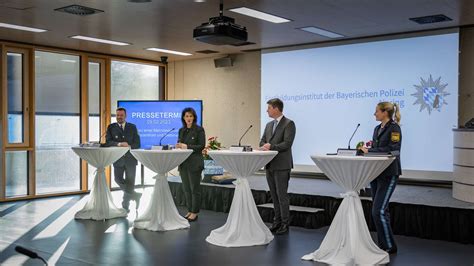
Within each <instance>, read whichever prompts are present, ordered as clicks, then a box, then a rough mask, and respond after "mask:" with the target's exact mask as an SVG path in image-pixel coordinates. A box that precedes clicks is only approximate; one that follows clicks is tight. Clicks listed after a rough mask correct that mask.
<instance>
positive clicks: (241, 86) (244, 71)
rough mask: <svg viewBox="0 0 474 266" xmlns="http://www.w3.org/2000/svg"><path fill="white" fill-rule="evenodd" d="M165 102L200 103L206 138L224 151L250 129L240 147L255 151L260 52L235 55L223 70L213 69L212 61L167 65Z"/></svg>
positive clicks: (258, 102) (258, 108) (258, 113)
mask: <svg viewBox="0 0 474 266" xmlns="http://www.w3.org/2000/svg"><path fill="white" fill-rule="evenodd" d="M221 57H222V56H221ZM167 99H169V100H193V99H202V100H203V109H204V111H203V118H204V121H203V125H204V128H205V130H206V136H207V137H210V136H217V137H218V138H219V139H220V140H221V141H222V144H223V145H224V146H226V147H229V146H230V145H232V144H237V143H238V140H239V138H240V136H241V135H242V133H243V131H245V129H246V128H247V127H248V126H249V125H250V124H252V125H254V128H253V129H251V131H250V132H249V133H248V135H247V136H246V137H245V138H244V139H243V141H242V144H250V145H252V146H253V147H257V146H258V142H259V139H260V136H259V135H260V132H259V131H260V130H259V128H260V52H249V53H243V54H239V55H236V57H235V60H234V66H233V67H227V68H215V67H214V58H204V59H194V60H185V61H176V62H170V63H169V64H168V91H167Z"/></svg>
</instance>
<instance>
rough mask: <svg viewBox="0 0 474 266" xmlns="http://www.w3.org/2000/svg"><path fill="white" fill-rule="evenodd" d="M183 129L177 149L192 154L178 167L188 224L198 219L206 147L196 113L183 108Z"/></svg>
mask: <svg viewBox="0 0 474 266" xmlns="http://www.w3.org/2000/svg"><path fill="white" fill-rule="evenodd" d="M181 121H182V122H183V127H182V128H180V129H179V136H178V144H176V147H177V148H180V149H191V150H193V153H192V154H191V155H190V156H189V157H188V159H186V161H184V162H183V163H182V164H181V165H179V168H178V170H179V173H180V175H181V180H182V184H183V191H184V195H185V198H186V206H187V208H188V213H187V214H186V216H185V218H186V219H188V221H190V222H194V221H196V220H197V219H198V213H199V209H200V207H201V206H200V205H201V173H202V170H204V158H203V156H202V150H203V149H204V147H205V146H206V133H205V132H204V128H202V127H200V126H198V125H197V124H196V122H197V115H196V111H195V110H194V109H193V108H185V109H184V110H183V112H182V115H181Z"/></svg>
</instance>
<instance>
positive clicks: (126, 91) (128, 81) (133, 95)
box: [110, 61, 160, 187]
mask: <svg viewBox="0 0 474 266" xmlns="http://www.w3.org/2000/svg"><path fill="white" fill-rule="evenodd" d="M111 85H112V86H111V104H110V106H111V110H110V111H111V114H112V119H111V121H112V123H114V122H116V120H115V109H117V101H119V100H158V99H159V97H160V67H159V66H157V65H146V64H136V63H129V62H122V61H112V69H111ZM141 167H142V166H141V164H140V163H139V164H138V167H137V174H136V179H135V184H141V183H142V181H141V170H140V169H141ZM113 172H114V171H113V169H112V178H111V179H112V180H114V176H113ZM153 176H155V174H154V173H153V172H152V171H150V170H149V169H146V168H145V175H144V179H145V180H146V181H145V184H147V183H152V184H154V180H153V179H152V177H153ZM112 186H113V187H118V185H117V184H116V183H115V181H112Z"/></svg>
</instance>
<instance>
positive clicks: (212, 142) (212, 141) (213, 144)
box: [202, 137, 223, 160]
mask: <svg viewBox="0 0 474 266" xmlns="http://www.w3.org/2000/svg"><path fill="white" fill-rule="evenodd" d="M207 141H208V142H209V143H208V144H207V146H206V147H205V148H204V149H203V150H202V155H203V156H204V160H211V157H210V156H209V154H207V152H208V151H209V150H220V149H222V148H223V147H222V144H221V143H220V142H219V141H218V140H217V137H210V138H208V139H207Z"/></svg>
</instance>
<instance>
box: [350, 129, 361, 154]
mask: <svg viewBox="0 0 474 266" xmlns="http://www.w3.org/2000/svg"><path fill="white" fill-rule="evenodd" d="M359 127H360V124H357V127H356V129H355V130H354V133H352V136H351V138H350V139H349V144H348V145H347V148H348V149H349V150H350V149H351V141H352V138H353V137H354V135H355V133H356V132H357V129H359Z"/></svg>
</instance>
